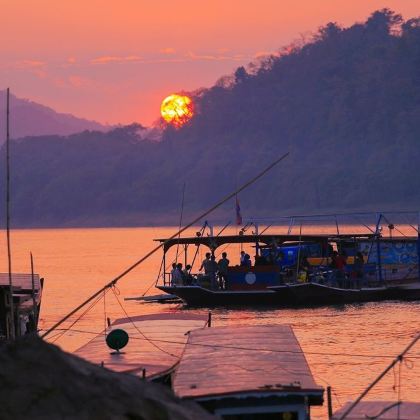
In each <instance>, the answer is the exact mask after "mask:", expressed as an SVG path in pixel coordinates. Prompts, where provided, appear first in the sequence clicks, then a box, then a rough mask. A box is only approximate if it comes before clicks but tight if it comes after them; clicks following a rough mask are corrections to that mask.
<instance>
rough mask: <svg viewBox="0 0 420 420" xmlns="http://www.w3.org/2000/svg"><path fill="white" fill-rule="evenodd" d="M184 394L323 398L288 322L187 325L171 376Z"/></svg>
mask: <svg viewBox="0 0 420 420" xmlns="http://www.w3.org/2000/svg"><path fill="white" fill-rule="evenodd" d="M173 389H174V391H175V393H176V394H177V395H178V396H179V397H182V398H194V399H197V400H201V401H204V400H208V399H220V398H224V397H226V398H230V397H232V396H233V397H235V396H238V397H240V398H243V397H246V396H247V395H250V396H251V395H252V396H258V397H264V396H267V395H268V394H269V395H296V394H300V395H312V396H314V397H315V400H318V404H319V403H322V395H323V388H322V387H320V386H318V385H317V384H316V383H315V381H314V378H313V376H312V374H311V371H310V369H309V366H308V363H307V362H306V359H305V355H304V353H303V352H302V349H301V347H300V345H299V343H298V341H297V339H296V337H295V334H294V332H293V330H292V328H291V327H290V326H289V325H258V326H236V325H235V326H231V327H216V328H206V329H202V330H196V331H191V332H190V334H189V338H188V343H187V345H186V347H185V351H184V354H183V355H182V358H181V361H180V363H179V365H178V366H177V368H176V371H175V375H174V378H173Z"/></svg>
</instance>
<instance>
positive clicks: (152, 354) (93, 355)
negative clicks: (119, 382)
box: [74, 313, 208, 380]
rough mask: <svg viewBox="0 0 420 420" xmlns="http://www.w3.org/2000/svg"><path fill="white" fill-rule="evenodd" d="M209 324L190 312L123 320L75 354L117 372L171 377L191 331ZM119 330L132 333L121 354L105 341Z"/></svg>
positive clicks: (159, 377) (153, 378) (155, 378)
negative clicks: (112, 332)
mask: <svg viewBox="0 0 420 420" xmlns="http://www.w3.org/2000/svg"><path fill="white" fill-rule="evenodd" d="M207 322H208V315H200V314H189V313H161V314H151V315H139V316H133V317H130V318H121V319H117V320H115V321H114V322H113V323H112V324H111V325H110V326H109V327H108V328H107V329H106V330H105V331H104V332H103V333H102V334H99V335H97V336H96V337H94V338H93V339H92V340H91V341H89V342H88V343H87V344H85V345H83V346H82V347H80V348H79V349H78V350H76V351H75V352H74V354H75V355H76V356H79V357H81V358H82V359H85V360H87V361H89V362H91V363H94V364H96V365H100V366H103V367H105V368H107V369H110V370H113V371H116V372H124V373H129V374H132V375H136V376H140V377H145V378H148V379H150V380H159V379H162V378H164V377H166V376H167V375H169V374H170V373H171V372H172V370H173V369H174V366H175V365H176V364H177V363H178V361H179V358H180V357H181V354H182V352H183V351H184V347H185V343H186V342H187V339H188V333H189V331H191V330H195V329H197V328H204V326H205V325H206V323H207ZM117 329H118V330H124V331H125V332H126V333H127V334H128V344H127V346H125V347H124V348H123V349H121V351H120V352H118V351H113V350H112V349H110V348H109V347H108V345H107V344H106V340H105V337H106V336H107V335H108V334H109V333H110V332H111V331H114V330H117Z"/></svg>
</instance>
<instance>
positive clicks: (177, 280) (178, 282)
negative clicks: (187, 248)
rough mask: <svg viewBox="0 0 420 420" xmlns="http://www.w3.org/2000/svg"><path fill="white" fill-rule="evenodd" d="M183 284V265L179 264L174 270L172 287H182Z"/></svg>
mask: <svg viewBox="0 0 420 420" xmlns="http://www.w3.org/2000/svg"><path fill="white" fill-rule="evenodd" d="M183 283H184V282H183V275H182V263H178V264H176V266H175V270H172V286H182V284H183Z"/></svg>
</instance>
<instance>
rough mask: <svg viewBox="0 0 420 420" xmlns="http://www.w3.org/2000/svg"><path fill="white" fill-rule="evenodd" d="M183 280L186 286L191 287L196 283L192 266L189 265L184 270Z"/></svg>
mask: <svg viewBox="0 0 420 420" xmlns="http://www.w3.org/2000/svg"><path fill="white" fill-rule="evenodd" d="M182 280H183V282H184V284H185V285H186V286H191V285H192V284H193V283H194V280H195V279H194V276H193V275H192V274H191V266H190V265H189V264H187V265H186V266H185V268H184V270H182Z"/></svg>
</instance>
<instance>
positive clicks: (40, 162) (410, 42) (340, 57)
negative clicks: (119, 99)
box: [2, 10, 420, 226]
mask: <svg viewBox="0 0 420 420" xmlns="http://www.w3.org/2000/svg"><path fill="white" fill-rule="evenodd" d="M193 97H194V101H195V104H196V111H197V112H196V115H195V117H194V118H193V119H192V120H191V121H190V122H189V123H188V124H187V125H186V126H184V127H182V128H180V129H173V128H167V129H166V130H165V131H164V133H163V137H162V140H161V141H160V142H153V141H148V140H142V139H140V138H139V137H138V135H137V134H136V131H135V130H133V127H127V128H120V129H118V130H114V131H112V132H110V133H107V134H103V133H95V132H85V133H81V134H78V135H73V136H70V137H39V138H27V139H21V140H18V141H16V142H14V145H13V147H12V154H13V161H12V168H13V206H14V209H13V214H14V222H15V223H16V224H18V225H26V226H34V225H40V226H41V225H42V226H46V225H55V226H60V225H77V224H79V225H107V224H110V225H136V224H137V225H141V224H147V223H151V222H152V223H153V222H155V223H174V222H175V221H176V220H177V218H178V213H179V205H180V201H181V192H182V188H183V184H184V182H185V183H186V198H185V211H186V213H187V215H188V214H193V213H194V214H196V213H197V212H198V211H200V210H203V209H205V208H207V207H208V206H209V205H211V204H212V203H213V202H215V201H216V200H217V199H219V198H220V197H221V196H223V195H224V194H225V193H227V192H229V191H231V190H232V189H234V188H235V186H236V185H239V184H241V183H242V182H243V181H245V180H247V179H248V178H249V177H251V176H252V175H254V174H256V173H257V172H258V171H260V170H261V169H263V168H264V166H266V165H268V164H269V163H270V162H271V161H273V160H274V159H275V158H276V157H278V156H280V155H281V154H282V153H284V152H285V151H290V157H289V158H288V159H287V160H285V161H284V163H282V164H281V165H280V166H279V167H277V168H275V169H274V170H273V171H272V172H270V173H269V174H268V175H267V176H266V177H265V178H264V179H262V180H260V181H259V182H258V183H257V184H255V186H253V187H251V188H250V189H249V190H247V191H246V192H244V193H243V194H241V197H240V200H241V207H242V212H243V215H244V217H248V216H251V215H252V216H267V215H269V216H273V217H275V216H277V215H285V214H290V213H293V212H299V213H319V212H329V211H336V210H339V211H347V210H356V209H357V210H360V209H363V210H366V209H372V210H376V209H387V210H390V209H418V208H420V194H419V191H420V175H419V172H418V166H419V162H420V147H419V142H420V19H411V20H408V21H403V20H402V18H401V17H400V16H399V15H397V14H395V13H392V12H390V11H388V10H383V11H378V12H375V13H373V14H372V15H371V16H370V18H369V19H368V20H367V21H366V22H365V23H360V24H355V25H353V26H352V27H350V28H346V29H343V28H341V27H339V26H337V25H336V24H334V23H330V24H328V25H326V26H325V27H322V28H320V30H319V31H318V33H316V34H315V35H314V37H313V39H311V40H309V41H308V42H307V43H306V44H304V45H292V46H289V47H288V48H283V49H282V50H280V52H279V54H278V55H273V56H271V57H267V58H266V59H264V60H262V61H259V62H256V63H251V64H250V65H249V66H248V67H247V68H244V67H240V68H238V69H237V70H236V71H235V72H234V74H233V75H232V76H228V77H223V78H222V79H221V80H220V81H219V82H218V83H217V84H216V85H215V86H213V87H212V88H210V89H201V90H198V91H197V92H195V93H193ZM3 158H4V151H3V156H2V159H3ZM232 209H233V203H232V204H230V205H229V206H225V207H224V211H225V212H226V213H229V212H230V213H232V215H233V210H232Z"/></svg>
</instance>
